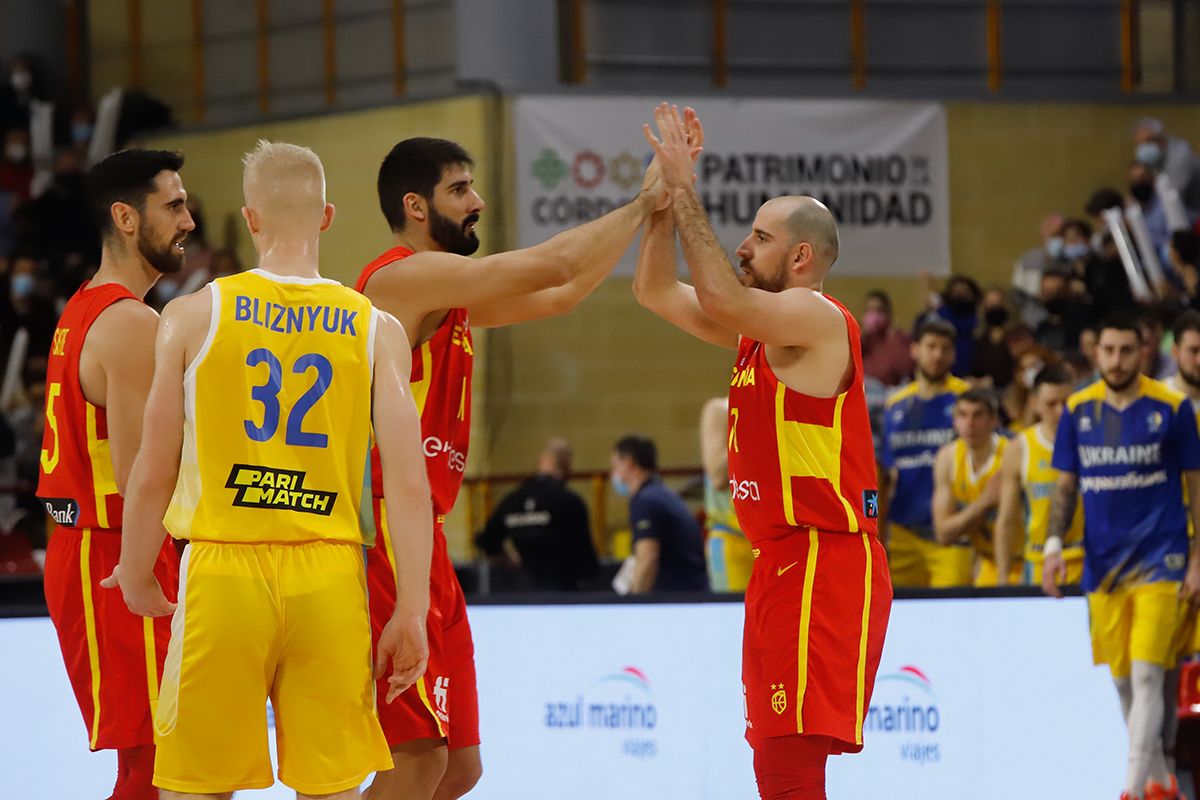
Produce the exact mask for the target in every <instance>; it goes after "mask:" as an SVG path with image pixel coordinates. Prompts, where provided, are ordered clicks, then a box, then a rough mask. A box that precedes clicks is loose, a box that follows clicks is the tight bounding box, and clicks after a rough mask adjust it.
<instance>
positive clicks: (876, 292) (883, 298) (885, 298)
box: [863, 289, 892, 314]
mask: <svg viewBox="0 0 1200 800" xmlns="http://www.w3.org/2000/svg"><path fill="white" fill-rule="evenodd" d="M863 299H864V300H878V301H879V302H880V304H882V305H883V307H884V308H886V309H887V312H888V313H889V314H890V313H892V298H891V296H890V295H889V294H888V293H887V292H885V291H884V290H883V289H871V290H870V291H869V292H867V293H866V295H864V296H863Z"/></svg>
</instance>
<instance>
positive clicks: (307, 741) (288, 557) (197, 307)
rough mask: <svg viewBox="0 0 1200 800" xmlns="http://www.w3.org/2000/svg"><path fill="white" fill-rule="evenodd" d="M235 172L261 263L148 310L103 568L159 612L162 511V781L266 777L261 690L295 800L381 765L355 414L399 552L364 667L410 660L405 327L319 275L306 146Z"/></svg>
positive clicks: (418, 650) (419, 591)
mask: <svg viewBox="0 0 1200 800" xmlns="http://www.w3.org/2000/svg"><path fill="white" fill-rule="evenodd" d="M243 188H244V191H245V198H246V206H245V208H243V209H242V216H243V217H244V218H245V220H246V226H247V228H248V229H249V231H250V235H251V238H252V239H253V240H254V247H255V250H256V251H257V252H258V257H259V265H258V268H257V269H254V270H251V271H249V272H245V273H241V274H238V275H232V276H229V277H225V278H220V279H218V280H216V281H214V282H213V283H212V284H210V285H209V286H208V287H205V288H204V289H202V290H200V291H198V292H196V293H195V294H191V295H188V296H186V297H182V298H179V299H177V300H174V301H172V302H171V303H170V304H169V305H168V306H167V307H166V309H165V310H164V312H163V319H162V325H161V326H160V328H159V335H158V342H157V348H156V366H155V371H154V380H153V383H152V384H151V388H150V396H149V400H148V401H147V406H146V422H145V436H144V437H143V440H142V442H143V445H142V448H141V450H140V451H139V452H138V456H137V459H136V461H135V463H134V465H133V470H132V474H131V476H130V479H129V484H130V489H129V498H128V506H127V509H126V526H127V533H126V535H125V537H124V539H123V541H122V548H121V561H120V564H119V565H118V568H117V570H116V571H115V572H114V575H113V576H112V577H111V578H109V579H107V584H109V585H112V584H113V583H114V582H115V581H114V579H116V580H117V581H119V583H120V587H121V591H122V592H123V593H124V596H125V602H126V603H127V604H128V606H129V608H130V610H132V611H133V612H135V613H138V614H142V615H144V616H151V617H153V616H160V615H163V614H167V613H170V612H171V611H172V609H173V606H172V604H170V603H168V602H167V600H166V599H165V598H164V596H163V592H162V589H161V588H160V587H159V584H158V582H157V581H156V580H155V578H154V576H153V574H152V573H151V567H152V565H153V561H154V556H155V554H156V553H157V552H158V548H159V546H160V545H161V544H162V541H163V536H164V533H165V531H164V526H165V528H166V530H167V531H170V533H171V535H172V536H174V537H176V538H178V539H186V540H188V541H189V542H190V543H189V544H188V546H187V549H186V550H185V552H184V556H183V563H182V566H181V567H180V571H181V573H182V574H181V577H180V587H179V605H178V610H177V611H176V614H175V618H174V621H173V626H172V635H171V644H170V648H169V650H168V653H167V666H166V669H165V671H164V675H163V682H162V690H161V696H160V699H159V704H158V711H157V714H156V716H155V728H156V731H157V733H158V753H157V757H156V759H155V765H154V784H155V785H156V786H158V787H159V788H160V789H162V790H163V792H162V796H163V797H164V798H166V799H167V800H170V799H171V798H188V797H212V798H221V797H224V798H228V797H229V796H230V794H231V793H232V792H234V791H237V790H239V789H258V788H263V787H267V786H270V785H271V784H272V783H273V782H274V776H273V775H272V772H271V760H270V757H269V754H268V750H267V717H266V710H265V709H266V702H265V701H266V699H267V698H268V697H270V699H271V705H272V707H273V709H274V711H275V728H276V737H277V743H278V746H279V777H280V780H282V781H283V782H284V783H285V784H287V785H288V786H290V787H292V788H293V789H295V790H296V793H297V796H298V797H323V798H339V799H340V798H355V797H358V796H359V795H358V786H359V785H360V784H361V783H362V781H363V780H364V779H365V778H366V777H367V775H369V774H370V773H371V772H374V771H376V770H386V769H388V768H389V767H390V766H391V765H392V759H391V755H390V753H389V752H388V747H387V742H386V741H385V739H384V736H383V732H382V730H381V729H380V725H379V720H378V718H377V715H376V711H375V697H374V681H373V678H372V674H371V628H370V619H369V615H368V609H367V595H366V586H365V577H364V574H363V555H362V545H363V537H362V533H361V530H360V526H359V520H358V508H359V505H358V504H359V500H360V494H361V492H362V491H363V468H364V465H365V464H366V462H367V455H368V446H369V440H370V437H371V431H372V427H373V429H374V435H375V441H376V442H377V444H378V448H379V454H380V457H381V458H382V461H383V467H384V472H383V489H384V493H385V494H386V496H387V499H388V500H389V502H390V503H391V505H392V508H394V509H396V517H395V519H396V520H397V522H396V523H394V524H393V525H392V527H391V529H390V532H391V536H392V547H393V549H394V550H395V552H397V553H399V554H400V557H399V558H397V565H398V573H399V574H398V576H397V586H398V595H397V600H396V604H395V611H394V613H393V615H392V617H391V619H390V620H389V622H388V624H387V625H386V626H385V628H384V630H383V632H382V634H381V635H380V637H379V642H378V655H377V656H376V661H375V670H376V672H377V673H382V672H383V671H384V668H385V665H386V664H387V663H388V662H390V663H391V665H392V671H391V676H390V678H389V683H388V684H387V691H386V693H385V694H386V699H387V700H389V701H390V700H392V699H394V698H395V697H396V696H398V695H399V694H400V693H401V692H403V690H404V689H406V688H407V687H408V686H411V685H412V683H413V682H414V681H415V680H416V679H417V678H418V677H420V675H421V674H422V672H423V671H424V668H425V662H426V659H427V657H428V646H427V643H426V634H425V628H424V626H425V615H426V612H427V610H428V603H429V563H430V552H431V549H432V540H433V530H432V524H431V522H432V514H431V511H430V503H429V490H428V485H427V483H426V480H425V469H424V463H423V459H422V456H421V451H420V441H419V438H418V435H419V421H418V419H417V413H416V408H415V406H414V404H413V401H412V397H411V395H410V394H409V388H408V371H409V369H410V367H411V364H410V361H409V347H408V340H407V338H406V337H405V335H404V330H403V329H402V328H401V327H400V325H399V323H397V322H396V320H395V319H394V318H392V317H391V316H389V315H387V314H384V313H380V312H377V311H375V310H374V309H373V308H372V307H371V304H370V303H369V302H367V300H366V298H364V297H363V296H362V295H360V294H359V293H357V292H355V291H353V290H351V289H349V288H347V287H344V286H342V285H341V284H339V283H337V282H335V281H331V280H327V279H325V278H322V277H321V276H320V271H319V268H318V241H319V237H320V235H321V233H322V232H324V231H325V230H326V229H327V228H328V227H329V225H330V223H331V222H332V221H333V213H334V209H333V206H332V205H330V204H328V203H326V202H325V173H324V169H323V167H322V165H321V162H320V160H319V159H318V158H317V156H316V154H315V153H313V152H312V151H311V150H309V149H307V148H303V147H297V146H296V145H291V144H285V143H279V142H274V143H272V142H260V143H259V145H258V147H257V148H255V150H254V151H252V152H251V153H249V154H247V156H246V158H245V173H244V177H243ZM382 409H386V412H387V413H380V410H382ZM164 517H165V519H164ZM399 520H403V522H402V523H401V522H399Z"/></svg>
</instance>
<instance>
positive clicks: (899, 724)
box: [0, 598, 1126, 800]
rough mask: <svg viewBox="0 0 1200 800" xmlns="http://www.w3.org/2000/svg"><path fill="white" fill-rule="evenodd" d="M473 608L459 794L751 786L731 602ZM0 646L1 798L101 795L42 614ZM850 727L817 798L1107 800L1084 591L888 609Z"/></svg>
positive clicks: (706, 790) (100, 780)
mask: <svg viewBox="0 0 1200 800" xmlns="http://www.w3.org/2000/svg"><path fill="white" fill-rule="evenodd" d="M468 610H469V612H470V618H471V626H472V628H473V629H474V633H475V646H476V663H477V667H478V675H479V701H480V720H481V725H482V730H481V734H482V740H483V745H482V754H483V762H484V774H483V780H482V781H481V782H480V784H479V786H478V787H477V788H476V789H475V790H474V791H473V792H471V795H470V797H471V798H472V800H517V798H520V800H561V798H567V797H569V798H573V800H612V798H621V799H622V800H663V799H664V798H667V799H669V800H756V798H757V797H758V793H757V791H756V790H755V783H754V774H753V769H752V757H751V752H750V748H749V746H748V745H747V744H746V742H745V740H744V739H743V733H744V732H745V726H744V722H743V717H742V714H743V706H742V692H741V675H740V671H741V626H742V606H741V605H740V604H738V603H704V604H696V605H620V606H483V607H481V606H471V607H470V608H469V609H468ZM0 653H3V654H4V657H3V658H0V687H3V689H2V691H0V698H3V702H4V708H3V713H2V714H0V797H22V798H31V799H34V798H56V799H57V798H64V797H91V796H95V797H99V796H102V794H103V793H104V792H106V791H107V790H108V787H110V786H111V785H112V781H113V778H114V776H115V775H116V760H115V758H114V756H113V754H112V753H111V752H104V753H96V754H89V753H88V751H87V737H86V733H85V730H86V729H85V727H84V723H83V719H82V718H81V717H80V715H79V710H78V709H77V708H76V706H75V698H74V696H73V695H72V694H71V689H70V686H69V685H68V683H67V676H66V673H65V671H64V669H63V665H62V658H61V656H60V655H59V652H58V643H57V640H56V639H55V635H54V629H53V627H52V626H51V625H50V621H49V620H47V619H36V620H11V621H0ZM864 728H865V730H864V739H865V743H866V747H865V749H864V751H863V752H862V753H861V754H859V755H847V756H839V757H837V758H833V759H830V762H829V796H830V797H833V798H868V797H882V796H886V797H887V798H888V800H928V799H929V798H949V797H971V798H979V800H1008V798H1013V797H1063V798H1081V797H1115V796H1116V795H1117V794H1119V792H1120V789H1121V786H1122V783H1123V778H1124V765H1125V742H1126V734H1125V729H1124V725H1123V724H1122V722H1121V713H1120V706H1119V704H1118V701H1117V694H1116V691H1115V690H1114V689H1113V686H1112V681H1111V680H1110V678H1109V676H1108V670H1107V668H1104V667H1093V666H1092V664H1091V651H1090V647H1089V643H1088V629H1087V606H1086V604H1085V603H1084V601H1083V600H1082V599H1080V598H1072V599H1068V600H1062V601H1054V600H1049V599H1039V598H1029V599H1019V600H1016V599H988V600H908V601H899V602H897V603H896V604H895V605H894V606H893V609H892V619H891V624H890V626H889V629H888V635H887V643H886V645H885V647H884V653H883V662H882V664H881V666H880V670H879V676H878V678H877V680H876V685H875V693H874V696H873V697H872V700H871V707H870V710H869V712H868V714H867V718H866V720H865V725H864ZM272 733H274V731H272ZM272 738H273V737H272ZM273 745H274V742H272V751H273V750H274V746H273ZM1031 787H1032V788H1031ZM243 795H244V796H245V797H247V798H263V800H268V798H287V797H291V796H292V793H291V792H290V791H288V790H287V788H286V787H284V786H282V785H281V784H278V783H277V784H276V785H275V786H274V787H272V788H271V789H267V790H262V791H253V792H244V793H242V792H239V793H238V796H239V797H242V796H243Z"/></svg>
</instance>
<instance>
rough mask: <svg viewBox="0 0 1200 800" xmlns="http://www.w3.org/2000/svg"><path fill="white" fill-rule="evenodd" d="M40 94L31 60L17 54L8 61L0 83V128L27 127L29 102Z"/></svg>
mask: <svg viewBox="0 0 1200 800" xmlns="http://www.w3.org/2000/svg"><path fill="white" fill-rule="evenodd" d="M41 96H42V95H41V91H40V87H39V86H38V79H37V73H36V70H35V65H34V62H33V60H32V59H31V58H29V57H27V56H17V57H16V58H14V59H13V60H12V61H10V62H9V64H8V70H7V73H6V75H5V80H4V81H3V83H0V130H11V129H12V128H28V127H29V103H30V101H32V100H34V99H37V98H40V97H41Z"/></svg>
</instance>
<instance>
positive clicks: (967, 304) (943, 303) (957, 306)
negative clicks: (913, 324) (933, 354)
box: [917, 275, 983, 377]
mask: <svg viewBox="0 0 1200 800" xmlns="http://www.w3.org/2000/svg"><path fill="white" fill-rule="evenodd" d="M982 294H983V293H982V291H981V290H980V288H979V284H978V283H976V282H975V281H974V280H972V279H971V278H968V277H967V276H966V275H951V276H950V278H949V279H948V280H947V281H946V286H945V288H944V289H942V291H941V293H940V294H939V295H937V296H936V297H935V298H934V303H935V307H934V309H933V311H931V312H929V313H927V314H925V315H924V316H923V317H922V318H921V319H919V320H918V321H917V324H918V325H920V324H921V323H922V322H924V321H925V320H927V319H933V318H940V319H942V320H944V321H945V322H948V323H950V325H951V326H952V327H953V328H954V333H955V340H954V366H953V367H952V368H951V370H950V371H951V372H952V373H953V374H954V375H957V376H958V377H963V376H964V375H967V374H969V373H970V369H971V359H972V358H973V357H974V355H975V328H976V326H977V325H978V324H979V313H978V309H979V300H980V297H981V296H982Z"/></svg>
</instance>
